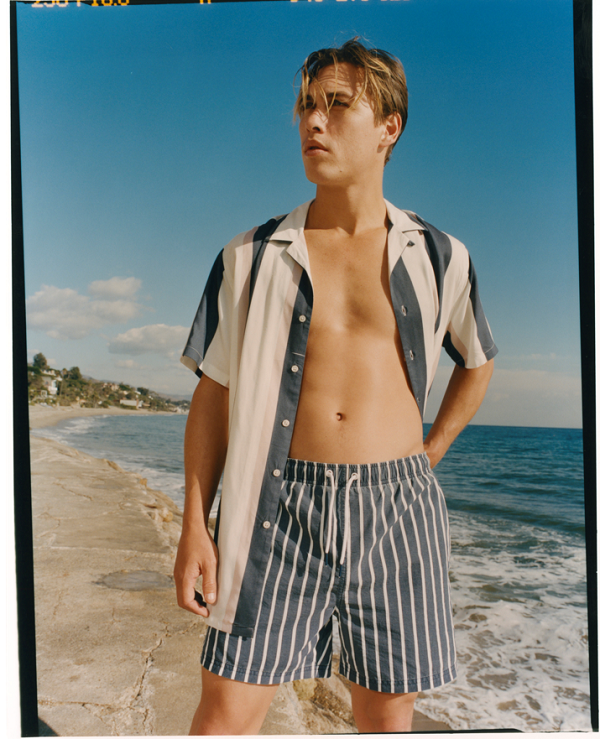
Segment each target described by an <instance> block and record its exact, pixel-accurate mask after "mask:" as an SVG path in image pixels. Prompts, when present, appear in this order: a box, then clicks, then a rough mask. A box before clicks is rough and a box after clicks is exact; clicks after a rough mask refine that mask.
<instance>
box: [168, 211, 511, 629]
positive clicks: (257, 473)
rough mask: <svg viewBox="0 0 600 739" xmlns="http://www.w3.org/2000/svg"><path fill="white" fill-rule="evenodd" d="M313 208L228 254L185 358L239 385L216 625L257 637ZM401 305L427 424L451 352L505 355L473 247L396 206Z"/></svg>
mask: <svg viewBox="0 0 600 739" xmlns="http://www.w3.org/2000/svg"><path fill="white" fill-rule="evenodd" d="M309 206H310V202H308V203H305V204H303V205H301V206H299V207H298V208H296V209H295V210H294V211H292V212H291V213H290V214H288V215H287V216H279V217H277V218H273V219H271V220H270V221H268V222H267V223H265V224H264V225H262V226H260V227H258V228H254V229H252V230H250V231H248V232H247V233H244V234H240V235H238V236H236V237H235V238H234V239H233V240H232V241H231V242H230V243H229V244H228V245H227V246H226V247H225V248H224V249H223V251H222V252H221V253H220V254H219V255H218V257H217V259H216V261H215V264H214V266H213V269H212V271H211V273H210V276H209V278H208V281H207V285H206V289H205V291H204V294H203V296H202V300H201V302H200V306H199V308H198V312H197V314H196V317H195V320H194V323H193V325H192V329H191V332H190V336H189V339H188V342H187V344H186V347H185V349H184V352H183V356H182V358H181V361H182V362H183V364H184V365H185V366H187V367H189V368H190V369H191V370H193V371H194V372H196V374H197V375H199V376H201V375H202V374H203V373H206V374H207V375H208V376H209V377H210V378H211V379H213V380H215V381H216V382H218V383H219V384H221V385H224V386H225V387H228V388H229V445H228V450H227V457H226V461H225V468H224V471H223V486H222V493H221V502H220V510H219V523H218V547H219V575H218V576H219V588H218V592H219V598H218V602H217V603H216V604H215V605H214V606H212V607H209V611H210V615H209V618H208V623H209V624H210V625H211V626H214V627H215V628H217V629H219V630H221V631H225V632H227V633H231V634H234V635H237V636H251V635H252V633H253V624H254V621H255V619H256V615H257V609H258V604H259V602H260V594H261V592H262V587H263V584H264V574H265V570H266V564H267V560H268V555H269V548H270V540H271V537H270V533H269V528H270V527H271V525H272V524H273V523H274V520H275V515H276V512H277V508H278V504H279V497H280V495H281V491H282V479H283V470H284V468H285V463H286V460H287V457H288V451H289V448H290V444H291V439H292V434H293V431H294V422H295V417H296V410H297V407H298V400H299V397H300V387H301V384H302V373H303V368H304V357H305V354H306V345H307V341H308V332H309V329H310V321H311V314H312V304H313V291H312V283H311V277H310V265H309V260H308V251H307V248H306V241H305V239H304V224H305V221H306V216H307V213H308V209H309ZM386 206H387V212H388V220H389V223H390V226H389V231H388V250H387V251H388V274H389V280H390V293H391V297H392V305H393V308H394V313H395V316H396V322H397V325H398V331H399V333H400V338H401V342H402V348H403V351H404V355H405V359H406V365H407V368H408V374H409V378H410V383H411V389H412V392H413V394H414V397H415V400H416V402H417V405H418V407H419V410H420V412H421V416H423V414H424V412H425V404H426V399H427V394H428V392H429V389H430V388H431V384H432V382H433V378H434V375H435V371H436V368H437V365H438V361H439V358H440V353H441V349H442V347H444V349H445V350H446V352H447V353H448V354H449V355H450V356H451V358H452V359H453V360H454V361H455V362H456V363H457V364H459V365H460V366H461V367H467V368H474V367H479V366H481V365H483V364H485V363H486V362H487V361H488V360H490V359H491V358H492V357H494V356H495V354H496V353H497V349H496V346H495V344H494V341H493V339H492V335H491V332H490V329H489V326H488V323H487V320H486V318H485V315H484V313H483V309H482V307H481V302H480V299H479V294H478V289H477V278H476V275H475V270H474V269H473V265H472V263H471V260H470V258H469V254H468V252H467V250H466V248H465V247H464V246H463V244H461V243H460V242H459V241H457V240H456V239H454V238H453V237H452V236H449V235H447V234H445V233H443V232H441V231H438V230H437V229H435V228H433V226H431V225H429V224H427V223H425V221H423V220H422V219H420V218H419V217H418V216H417V215H415V214H414V213H411V212H408V211H402V210H399V209H398V208H396V207H394V206H393V205H392V204H391V203H389V202H387V201H386Z"/></svg>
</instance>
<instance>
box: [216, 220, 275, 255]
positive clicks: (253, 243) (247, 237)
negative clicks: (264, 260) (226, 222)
mask: <svg viewBox="0 0 600 739" xmlns="http://www.w3.org/2000/svg"><path fill="white" fill-rule="evenodd" d="M285 218H286V216H285V215H280V216H274V217H273V218H269V220H268V221H265V222H264V223H262V224H260V225H259V226H254V227H253V228H251V229H249V230H248V231H242V232H241V233H239V234H237V236H234V237H233V238H232V239H231V241H229V242H228V243H227V244H226V245H225V247H224V248H223V250H222V253H223V259H224V261H226V262H229V261H231V260H234V261H235V260H237V259H239V257H240V256H242V255H243V254H244V253H245V252H248V251H249V252H250V253H252V252H255V251H256V250H258V249H259V248H260V246H261V244H263V243H264V242H265V241H268V239H269V238H270V237H271V236H272V235H273V233H274V232H275V230H276V229H277V227H278V226H279V224H280V223H281V222H282V221H283V220H284V219H285Z"/></svg>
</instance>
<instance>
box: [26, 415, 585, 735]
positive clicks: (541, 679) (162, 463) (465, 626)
mask: <svg viewBox="0 0 600 739" xmlns="http://www.w3.org/2000/svg"><path fill="white" fill-rule="evenodd" d="M185 422H186V416H179V415H173V416H166V415H165V416H163V415H161V416H139V417H135V416H110V417H109V416H95V417H88V418H77V419H73V420H70V421H66V422H63V423H62V424H59V425H58V426H56V427H50V428H43V429H39V430H36V431H35V432H34V433H35V434H36V435H39V436H46V437H50V438H53V439H56V440H57V441H60V442H62V443H64V444H68V445H69V446H72V447H75V448H76V449H79V450H81V451H84V452H87V453H88V454H92V455H93V456H95V457H104V458H107V459H112V460H114V461H115V462H117V463H118V464H119V465H121V467H123V468H124V469H127V470H132V471H135V472H138V473H140V474H141V475H142V476H143V477H146V478H147V479H148V485H149V487H152V488H155V489H158V490H162V491H163V492H164V493H166V494H167V495H169V496H170V497H171V498H172V499H173V500H174V501H175V502H176V503H177V504H178V505H179V506H180V507H182V506H183V495H184V492H183V491H184V488H183V433H184V428H185ZM436 474H437V476H438V479H439V481H440V483H441V485H442V488H443V490H444V493H445V496H446V502H447V506H448V513H449V518H450V529H451V534H452V558H451V562H450V570H451V572H450V576H451V583H452V600H453V606H454V620H455V628H456V646H457V653H458V665H459V677H458V679H457V680H456V681H455V682H454V683H452V684H451V685H448V686H445V687H444V688H441V689H439V690H433V691H428V692H427V693H426V694H424V695H425V697H423V698H419V700H418V702H417V707H418V709H419V710H421V711H422V712H423V713H425V714H427V715H428V716H430V717H431V718H434V719H438V720H440V721H446V722H447V723H448V724H449V725H450V726H451V727H452V728H453V729H456V730H465V729H471V730H475V729H477V730H483V729H518V730H521V731H557V730H560V731H578V730H584V731H585V730H590V728H591V723H590V713H589V711H590V708H589V694H590V687H589V678H588V646H587V599H586V575H585V533H584V499H583V451H582V432H581V430H578V429H546V428H522V427H519V428H516V427H505V426H468V427H467V428H466V429H465V430H464V431H463V433H462V434H461V436H460V437H459V438H458V439H457V440H456V442H455V443H454V445H453V446H452V448H451V449H450V451H449V452H448V454H447V455H446V457H445V458H444V459H443V460H442V462H441V463H440V464H439V465H438V466H437V467H436Z"/></svg>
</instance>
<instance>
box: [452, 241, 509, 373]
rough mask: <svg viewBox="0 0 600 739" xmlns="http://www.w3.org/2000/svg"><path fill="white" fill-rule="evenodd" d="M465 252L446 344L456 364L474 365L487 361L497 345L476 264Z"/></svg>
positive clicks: (470, 366) (457, 278)
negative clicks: (485, 309) (486, 313)
mask: <svg viewBox="0 0 600 739" xmlns="http://www.w3.org/2000/svg"><path fill="white" fill-rule="evenodd" d="M461 246H462V245H461ZM463 249H464V247H463ZM462 256H463V257H464V266H462V269H461V274H459V275H458V276H457V277H456V278H455V279H456V281H457V282H459V280H460V282H459V285H460V287H459V288H458V289H457V290H455V291H454V293H453V305H452V306H451V310H450V318H449V322H448V326H447V330H446V334H445V336H444V341H443V346H444V349H445V350H446V352H447V353H448V354H449V355H450V357H451V358H452V359H453V360H454V361H455V362H456V364H458V365H459V366H460V367H465V368H467V369H473V368H476V367H480V366H482V365H484V364H486V363H487V362H488V361H489V360H490V359H492V358H493V357H494V356H495V355H496V354H497V353H498V349H497V347H496V344H495V343H494V339H493V337H492V332H491V330H490V327H489V324H488V322H487V319H486V317H485V313H484V312H483V306H482V305H481V299H480V297H479V289H478V283H477V275H476V272H475V268H474V267H473V263H472V262H471V259H470V257H469V255H468V253H467V252H466V250H465V251H464V255H462Z"/></svg>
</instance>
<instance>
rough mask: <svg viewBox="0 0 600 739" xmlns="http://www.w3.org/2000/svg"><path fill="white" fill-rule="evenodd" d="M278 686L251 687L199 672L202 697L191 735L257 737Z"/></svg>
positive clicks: (206, 672)
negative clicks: (245, 735) (249, 735)
mask: <svg viewBox="0 0 600 739" xmlns="http://www.w3.org/2000/svg"><path fill="white" fill-rule="evenodd" d="M278 687H279V686H278V685H254V684H251V683H242V682H238V681H236V680H230V679H229V678H226V677H222V676H220V675H214V674H213V673H211V672H209V671H208V670H206V669H202V696H201V699H200V705H199V706H198V709H197V710H196V713H195V715H194V720H193V722H192V727H191V729H190V734H191V735H194V736H199V735H217V734H221V735H222V734H228V735H239V734H258V732H259V731H260V727H261V726H262V723H263V721H264V719H265V716H266V715H267V711H268V710H269V706H270V705H271V701H272V700H273V698H274V696H275V693H276V692H277V688H278Z"/></svg>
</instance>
